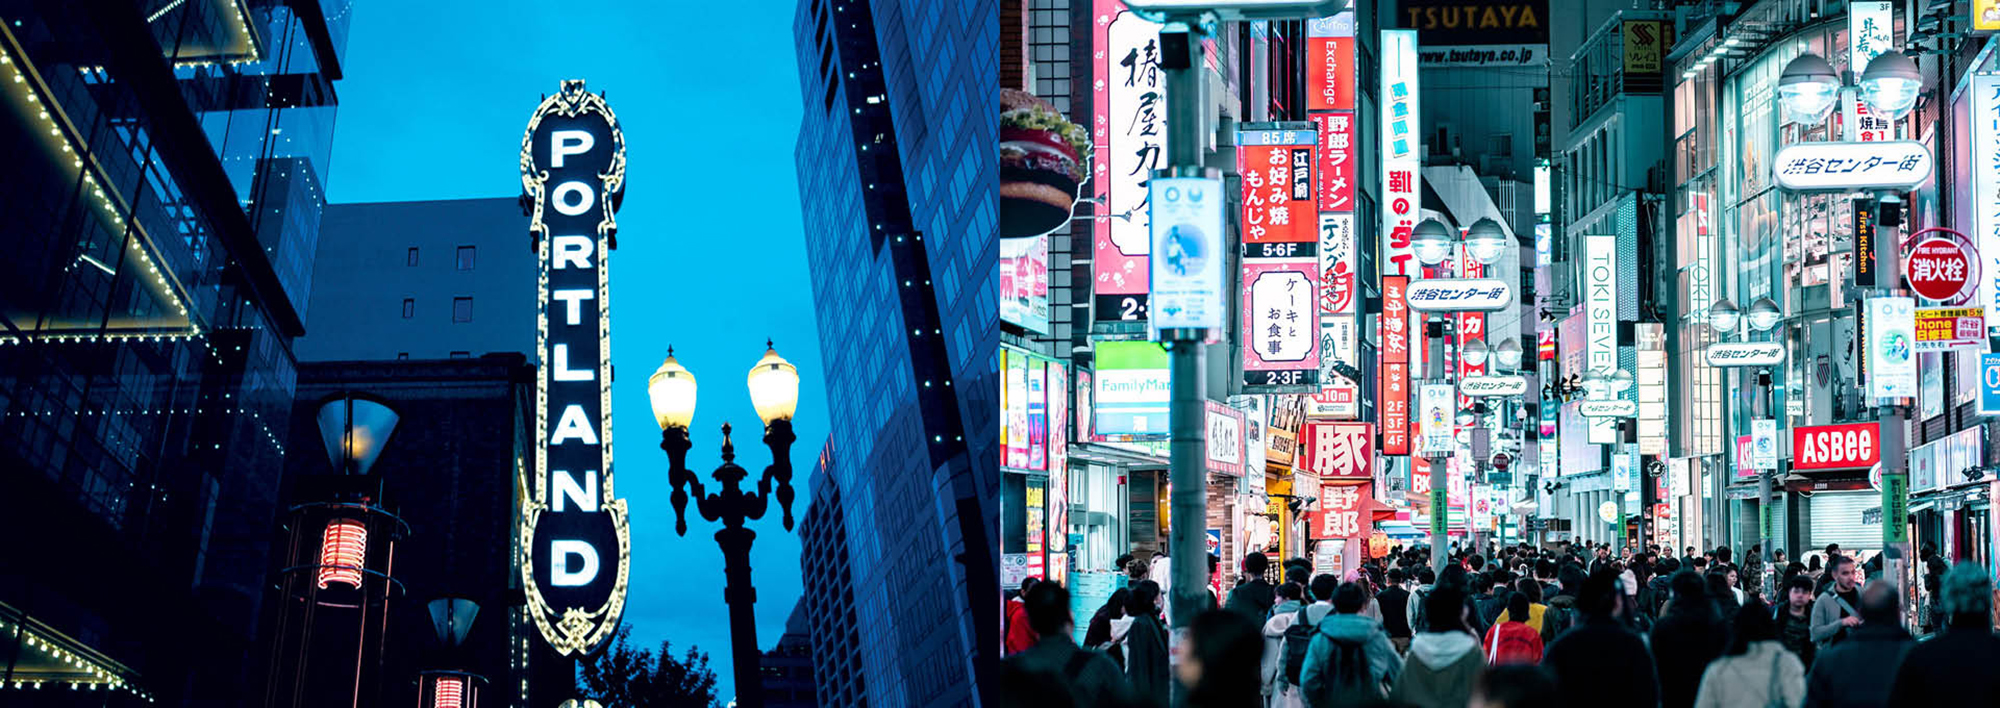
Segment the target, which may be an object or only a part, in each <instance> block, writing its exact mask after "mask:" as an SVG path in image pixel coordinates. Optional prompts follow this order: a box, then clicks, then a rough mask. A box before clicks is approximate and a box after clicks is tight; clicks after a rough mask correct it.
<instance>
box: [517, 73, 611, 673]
mask: <svg viewBox="0 0 2000 708" xmlns="http://www.w3.org/2000/svg"><path fill="white" fill-rule="evenodd" d="M521 187H522V189H523V190H524V191H525V193H526V198H527V200H528V201H529V202H530V203H531V208H532V209H533V212H532V220H531V221H530V222H529V224H528V231H529V233H530V235H531V236H532V238H533V240H534V247H535V251H536V253H537V254H539V258H540V263H541V277H540V278H539V280H540V281H541V287H540V299H539V300H538V301H537V304H536V311H537V330H536V333H537V336H536V339H537V345H538V346H539V347H540V351H541V357H542V366H541V375H540V378H539V380H537V381H536V385H535V403H536V406H535V434H536V435H537V439H538V440H539V442H538V445H540V447H541V453H540V454H539V455H536V457H535V466H534V470H533V472H532V474H533V475H534V476H533V478H532V479H531V480H529V483H528V484H524V485H523V488H524V489H526V490H528V491H529V492H530V494H529V495H527V496H525V497H523V499H522V500H521V541H522V542H523V543H524V544H527V547H526V552H525V553H524V554H523V559H522V566H521V581H522V585H523V586H525V588H526V592H527V601H528V602H527V610H528V614H529V615H531V616H533V617H534V619H535V626H536V627H537V628H539V629H540V630H541V633H542V638H543V639H545V640H547V641H548V643H549V646H550V647H552V648H554V649H555V650H556V652H557V653H559V654H563V655H571V654H575V655H581V654H586V653H589V652H590V650H591V649H592V648H593V647H596V646H597V645H598V644H599V643H601V642H603V641H604V639H605V637H607V636H609V635H610V634H611V632H613V631H614V630H616V629H617V628H618V618H619V616H620V615H621V614H622V613H623V611H624V608H625V583H626V578H627V577H628V576H629V574H630V570H631V568H630V560H631V543H632V541H631V535H630V532H629V531H628V529H627V521H626V510H625V500H623V499H616V498H614V497H613V496H612V494H611V339H610V333H611V320H610V316H609V314H608V313H609V311H610V303H609V302H607V301H606V299H607V296H608V295H609V294H610V291H609V290H608V289H606V287H605V272H606V271H605V257H606V256H608V255H610V251H611V249H612V248H615V247H617V245H618V241H617V238H616V234H617V230H618V222H617V219H616V217H615V216H614V213H615V212H616V211H617V210H618V204H619V202H620V201H621V200H622V199H623V196H624V188H625V136H624V134H623V133H622V132H620V131H619V129H618V119H617V117H616V116H614V115H612V113H611V107H610V106H608V105H606V104H605V103H604V98H603V97H602V96H600V95H595V94H591V93H589V92H586V91H585V90H584V88H583V82H582V81H564V82H562V90H561V91H560V92H558V93H556V95H554V96H549V97H547V98H545V99H543V100H542V103H541V105H540V106H539V107H537V108H536V109H535V114H534V116H533V117H532V118H530V119H529V120H528V131H527V134H526V135H524V136H522V137H521Z"/></svg>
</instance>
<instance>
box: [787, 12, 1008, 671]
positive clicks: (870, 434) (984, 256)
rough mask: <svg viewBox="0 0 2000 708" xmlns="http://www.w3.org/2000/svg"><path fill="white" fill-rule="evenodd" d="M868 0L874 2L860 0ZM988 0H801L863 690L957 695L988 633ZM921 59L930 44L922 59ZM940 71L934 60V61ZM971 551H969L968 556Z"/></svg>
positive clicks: (993, 470) (811, 170) (993, 646)
mask: <svg viewBox="0 0 2000 708" xmlns="http://www.w3.org/2000/svg"><path fill="white" fill-rule="evenodd" d="M878 7H880V8H885V9H884V12H882V13H881V14H876V13H875V11H874V8H878ZM997 12H998V7H997V3H993V2H990V1H988V2H965V3H952V2H937V1H931V2H917V3H904V4H903V5H901V6H899V7H898V8H897V10H896V11H895V12H893V13H891V12H888V11H887V10H886V6H880V5H871V4H868V3H845V4H842V3H838V2H832V1H831V0H808V1H806V2H800V3H798V12H797V14H796V15H795V16H794V19H793V24H792V32H793V35H792V36H793V41H794V44H795V46H796V47H797V49H798V59H799V64H798V68H799V78H800V85H801V86H800V88H801V92H802V93H801V96H800V100H801V106H802V108H803V110H804V118H803V121H802V124H801V126H800V129H799V135H798V142H797V150H796V163H797V164H796V168H797V171H798V178H799V188H800V189H799V192H800V194H801V195H803V208H804V214H805V224H806V228H807V234H806V239H805V242H806V244H807V253H806V257H807V262H808V263H809V264H810V266H811V271H812V273H813V294H814V300H815V301H816V302H825V303H832V302H839V303H851V304H852V306H851V307H842V308H826V309H823V310H822V311H821V313H820V315H819V334H820V342H821V351H822V352H823V353H824V356H825V358H826V370H827V372H828V376H827V381H826V385H827V398H828V400H830V401H834V402H836V405H834V407H833V408H832V409H831V410H830V412H831V413H832V415H833V427H832V430H831V432H830V435H829V437H830V440H831V441H832V449H833V451H834V455H835V457H836V458H837V461H836V462H837V464H833V465H830V466H828V468H827V469H828V470H830V471H829V472H828V474H830V475H831V476H832V478H833V481H834V482H835V483H836V484H837V485H838V487H839V489H840V494H839V496H838V501H837V502H829V501H827V500H824V499H814V500H813V501H812V504H813V505H814V506H818V505H820V504H826V503H838V504H840V505H841V506H842V507H843V513H842V514H840V515H838V517H837V518H839V519H840V520H841V521H842V522H844V524H845V526H846V528H845V530H844V533H845V535H846V538H847V544H846V554H847V558H846V566H847V568H848V571H849V573H850V577H853V578H857V579H858V578H897V579H898V581H897V582H894V583H890V584H888V585H886V586H884V587H883V588H881V591H879V592H871V593H857V595H856V598H855V606H854V609H855V612H854V613H853V614H852V615H850V616H848V617H844V618H842V619H843V620H844V621H846V622H849V623H853V624H854V626H855V627H857V628H859V629H860V630H861V631H864V632H866V633H868V634H867V636H868V637H869V640H868V641H865V642H861V643H859V644H858V645H855V646H852V647H850V649H851V651H852V653H850V654H844V655H840V656H833V655H826V656H822V655H819V654H817V653H816V654H815V655H814V657H813V660H814V661H815V662H816V663H817V662H835V663H838V664H841V665H845V666H849V667H852V670H853V671H854V672H855V673H856V674H857V675H858V676H860V677H861V679H862V680H861V681H857V682H855V683H854V684H853V686H854V687H855V689H856V690H857V691H861V692H863V693H862V696H863V697H864V698H865V700H866V702H867V703H868V704H870V705H911V706H926V705H956V704H959V703H964V702H967V701H969V700H971V697H972V696H974V695H978V694H979V693H980V692H981V690H982V689H984V688H986V687H982V686H979V685H978V681H977V680H976V676H975V674H974V670H975V663H976V662H977V661H978V657H984V658H985V659H987V660H994V659H996V658H997V654H998V652H999V647H1000V637H999V628H1000V626H1001V621H1000V614H999V613H1000V593H999V590H998V587H999V578H998V577H996V576H995V575H994V573H995V571H996V569H997V568H998V567H999V565H1000V553H999V551H1000V539H998V538H995V537H994V536H995V534H996V532H997V531H998V530H999V529H1000V526H1001V513H1000V508H999V505H998V504H995V503H994V502H993V500H996V499H999V498H1000V494H1001V479H1002V476H1001V474H1000V465H999V463H1000V461H1001V448H999V447H997V445H996V443H997V441H998V439H999V436H998V435H996V434H994V431H998V430H999V429H1000V427H1001V425H1002V421H1001V417H1000V415H999V413H1000V411H1001V406H1000V401H999V396H998V393H999V391H1000V386H1001V378H1000V375H999V368H998V366H997V364H998V363H999V362H998V361H997V358H996V357H995V356H994V355H993V353H994V352H995V351H996V350H997V349H998V342H999V318H998V315H999V312H1000V310H1001V307H1000V303H999V302H998V301H997V299H996V297H995V296H996V294H997V293H998V292H999V284H998V283H997V282H996V280H995V274H996V272H997V271H998V263H997V253H998V250H999V249H998V248H997V238H996V237H997V236H998V233H997V231H996V230H995V229H993V228H992V224H993V223H994V221H995V219H994V217H993V215H994V213H995V211H994V210H995V207H996V206H997V205H996V203H995V202H996V201H997V186H998V185H997V183H996V182H995V181H994V180H993V179H992V177H991V176H992V175H995V174H997V172H998V170H997V165H996V162H995V160H994V157H993V156H994V145H996V144H997V143H996V137H997V135H996V124H997V122H998V121H997V117H996V116H995V115H994V114H993V113H992V112H991V111H989V110H987V109H986V108H984V107H985V106H989V105H990V104H989V103H988V101H990V99H991V97H993V96H996V95H998V88H997V87H996V85H995V77H994V73H993V72H992V71H991V70H989V69H985V68H983V67H990V66H992V65H993V64H992V55H993V49H992V48H993V47H996V46H998V45H997V37H996V35H994V34H990V33H993V32H995V31H996V30H997V25H996V24H995V23H990V22H989V23H984V24H981V23H963V22H959V21H957V19H956V18H961V17H976V16H986V17H993V16H995V15H996V13H997ZM940 57H947V58H948V59H944V60H940ZM947 69H948V70H951V71H957V72H960V73H959V74H952V75H944V74H941V73H939V72H942V71H946V70H947ZM982 559H983V560H982Z"/></svg>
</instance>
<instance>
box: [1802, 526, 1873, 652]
mask: <svg viewBox="0 0 2000 708" xmlns="http://www.w3.org/2000/svg"><path fill="white" fill-rule="evenodd" d="M1827 548H1829V549H1834V548H1835V546H1833V545H1831V544H1829V545H1828V546H1827ZM1830 558H1831V560H1828V561H1827V566H1826V567H1827V571H1826V578H1827V580H1824V581H1822V585H1823V586H1824V589H1823V590H1822V591H1821V592H1820V595H1819V599H1817V600H1814V601H1813V608H1812V640H1813V642H1814V643H1817V644H1818V645H1819V649H1820V651H1821V652H1825V651H1826V650H1827V649H1828V648H1830V647H1832V646H1834V645H1836V644H1839V643H1840V642H1842V641H1843V640H1846V639H1847V636H1848V633H1849V632H1851V631H1852V630H1853V628H1854V627H1857V626H1860V624H1861V611H1860V609H1859V608H1860V606H1861V588H1860V586H1861V577H1860V575H1861V573H1860V570H1859V569H1857V568H1855V567H1854V559H1853V558H1849V557H1847V556H1840V555H1835V556H1830Z"/></svg>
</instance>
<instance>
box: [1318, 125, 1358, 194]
mask: <svg viewBox="0 0 2000 708" xmlns="http://www.w3.org/2000/svg"><path fill="white" fill-rule="evenodd" d="M1312 121H1313V124H1314V125H1315V126H1316V127H1318V129H1319V174H1318V178H1319V190H1318V192H1319V210H1320V211H1323V212H1351V211H1354V114H1353V113H1350V112H1339V113H1315V114H1313V117H1312Z"/></svg>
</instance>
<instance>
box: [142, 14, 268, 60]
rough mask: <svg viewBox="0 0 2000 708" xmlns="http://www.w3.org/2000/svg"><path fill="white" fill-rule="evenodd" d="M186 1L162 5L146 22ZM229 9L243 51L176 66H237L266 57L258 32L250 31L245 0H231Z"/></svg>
mask: <svg viewBox="0 0 2000 708" xmlns="http://www.w3.org/2000/svg"><path fill="white" fill-rule="evenodd" d="M185 2H186V0H175V1H174V2H172V3H170V4H168V5H167V6H166V7H162V8H160V9H159V11H157V12H154V13H153V14H152V16H150V17H147V18H146V22H147V23H148V24H150V23H153V22H156V21H158V20H159V19H160V18H161V17H163V16H165V15H166V14H167V13H168V12H172V11H173V10H175V9H177V8H179V7H180V6H181V5H183V4H184V3H185ZM228 11H229V13H230V15H231V17H230V19H232V20H234V25H235V26H234V27H232V28H231V29H234V30H235V31H236V41H237V42H238V43H240V44H242V45H243V50H242V53H241V54H238V55H236V56H233V57H230V58H228V59H226V60H224V61H222V62H217V61H215V60H213V59H184V60H176V61H175V62H174V66H175V67H203V66H215V65H216V64H218V63H226V64H229V65H230V66H237V65H241V64H251V63H255V62H258V61H262V60H263V58H264V57H263V54H264V52H263V47H261V46H259V45H258V43H257V34H256V33H255V32H251V31H250V10H249V8H247V7H245V6H244V5H243V0H229V8H228Z"/></svg>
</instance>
